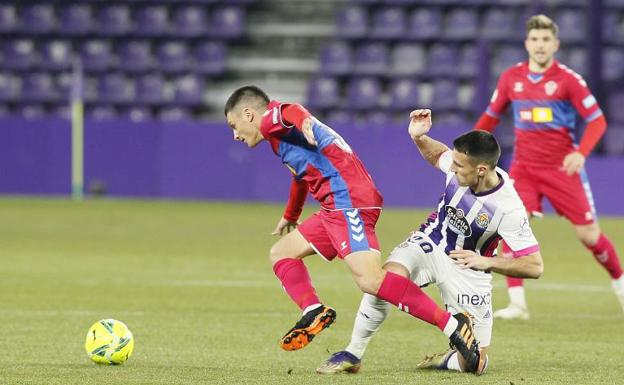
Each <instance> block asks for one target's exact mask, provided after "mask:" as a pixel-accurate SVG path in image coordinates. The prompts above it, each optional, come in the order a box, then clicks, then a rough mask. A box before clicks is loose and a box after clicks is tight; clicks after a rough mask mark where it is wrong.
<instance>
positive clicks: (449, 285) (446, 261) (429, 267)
mask: <svg viewBox="0 0 624 385" xmlns="http://www.w3.org/2000/svg"><path fill="white" fill-rule="evenodd" d="M388 262H395V263H398V264H400V265H402V266H404V267H405V268H406V269H407V270H408V271H409V272H410V274H411V277H410V278H411V280H412V281H414V282H415V283H416V284H417V285H419V286H420V287H423V286H427V285H428V284H431V283H435V284H436V285H437V286H438V289H439V290H440V294H441V296H442V300H443V301H444V303H445V304H446V308H447V310H448V311H449V312H451V313H452V314H456V313H463V312H468V313H469V314H470V315H471V316H472V319H473V323H474V332H475V337H476V339H477V341H479V346H480V347H482V348H483V347H486V346H489V345H490V340H491V339H492V324H493V322H492V274H490V273H486V272H483V271H476V270H471V269H461V268H460V267H458V266H457V265H456V264H455V263H453V260H452V259H451V258H450V257H449V256H448V255H446V254H445V253H444V250H443V249H441V248H440V247H439V246H437V245H436V244H435V243H433V241H432V240H431V239H429V237H428V236H427V235H425V234H424V233H422V232H420V231H415V232H413V233H412V234H411V235H410V236H409V238H407V240H405V242H403V243H401V244H400V245H398V246H397V247H395V249H394V250H393V251H392V253H391V254H390V256H389V257H388V260H387V261H386V263H388Z"/></svg>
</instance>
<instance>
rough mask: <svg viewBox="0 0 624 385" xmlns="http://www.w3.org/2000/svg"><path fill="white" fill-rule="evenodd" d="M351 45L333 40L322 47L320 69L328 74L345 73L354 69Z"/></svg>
mask: <svg viewBox="0 0 624 385" xmlns="http://www.w3.org/2000/svg"><path fill="white" fill-rule="evenodd" d="M352 56H353V52H352V49H351V45H349V44H347V43H345V42H333V43H330V44H329V45H326V46H324V47H323V48H322V49H321V55H320V70H321V72H322V73H325V74H328V75H345V74H348V73H350V72H351V71H352V70H353V64H352Z"/></svg>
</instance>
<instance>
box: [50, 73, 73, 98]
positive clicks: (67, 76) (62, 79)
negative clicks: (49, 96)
mask: <svg viewBox="0 0 624 385" xmlns="http://www.w3.org/2000/svg"><path fill="white" fill-rule="evenodd" d="M72 81H73V77H72V74H71V73H68V72H61V73H59V74H58V75H57V76H56V77H55V79H54V88H56V92H57V94H58V100H59V101H60V102H68V101H69V100H70V99H71V96H72V95H71V93H72Z"/></svg>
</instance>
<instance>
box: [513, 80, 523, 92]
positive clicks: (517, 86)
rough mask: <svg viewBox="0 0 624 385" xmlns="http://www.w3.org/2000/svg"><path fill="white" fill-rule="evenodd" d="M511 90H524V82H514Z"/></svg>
mask: <svg viewBox="0 0 624 385" xmlns="http://www.w3.org/2000/svg"><path fill="white" fill-rule="evenodd" d="M513 90H514V92H522V91H524V83H522V82H515V83H514V88H513Z"/></svg>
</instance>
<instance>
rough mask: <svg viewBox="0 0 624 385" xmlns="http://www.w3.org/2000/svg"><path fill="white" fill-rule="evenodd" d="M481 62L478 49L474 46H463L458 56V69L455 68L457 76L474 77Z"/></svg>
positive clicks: (482, 59)
mask: <svg viewBox="0 0 624 385" xmlns="http://www.w3.org/2000/svg"><path fill="white" fill-rule="evenodd" d="M483 61H484V58H482V57H481V54H480V52H479V47H477V46H476V45H474V44H467V45H465V46H464V47H462V49H461V52H460V54H459V67H458V68H457V70H458V73H459V75H461V76H471V77H472V76H476V75H477V73H478V71H479V67H480V66H481V64H482V63H483Z"/></svg>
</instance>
